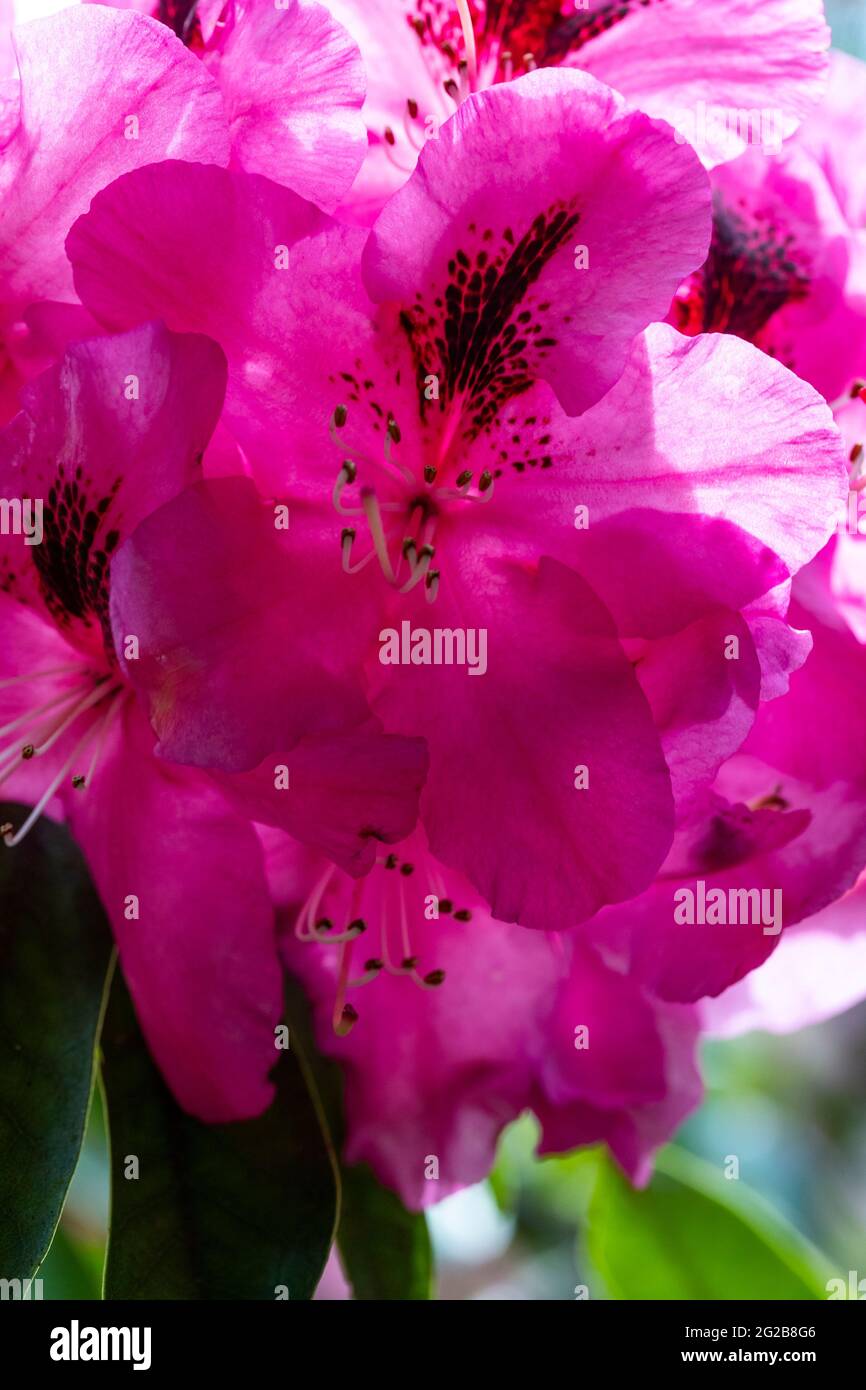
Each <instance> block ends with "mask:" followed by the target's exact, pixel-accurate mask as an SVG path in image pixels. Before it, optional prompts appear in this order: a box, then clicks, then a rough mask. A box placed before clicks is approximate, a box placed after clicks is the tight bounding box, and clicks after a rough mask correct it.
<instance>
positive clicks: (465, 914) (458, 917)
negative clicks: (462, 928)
mask: <svg viewBox="0 0 866 1390" xmlns="http://www.w3.org/2000/svg"><path fill="white" fill-rule="evenodd" d="M454 921H455V922H471V921H472V913H471V912H470V911H469V908H468V907H461V909H460V911H459V912H455V913H454Z"/></svg>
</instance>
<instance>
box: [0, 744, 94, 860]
mask: <svg viewBox="0 0 866 1390" xmlns="http://www.w3.org/2000/svg"><path fill="white" fill-rule="evenodd" d="M98 727H99V726H98V725H97V726H94V725H91V727H90V728H89V729H87V730H85V732H84V734H83V735H82V736H81V738H80V739H79V740H78V742H77V743H76V745H75V747H74V748H73V750H72V752H71V753H70V755H69V757H68V758H67V759H66V762H65V763H64V764H63V766H62V767H61V769H60V771H59V772H58V773H57V774H56V776H55V777H52V779H51V781H50V782H49V784H48V786H47V787H46V789H45V791H44V792H43V793H42V795H41V797H40V798H39V800H38V802H37V803H36V805H35V806H34V807H33V810H32V811H31V812H30V815H29V816H28V817H27V819H26V820H25V822H24V824H23V825H22V826H21V827H20V829H18V830H16V831H15V833H14V835H4V836H3V843H4V844H5V845H6V846H7V848H8V849H14V848H15V846H16V845H20V843H21V841H22V840H23V839H24V836H25V835H26V834H27V833H28V831H30V830H32V829H33V826H34V825H35V824H36V822H37V821H38V820H39V817H40V816H41V815H42V812H43V811H44V810H45V807H46V806H47V805H48V803H49V801H50V800H51V798H52V796H54V793H55V792H56V791H57V788H58V787H59V786H60V783H61V782H63V781H64V780H65V779H66V778H67V777H68V776H69V773H70V772H71V771H72V768H73V767H74V765H75V763H76V761H77V759H78V756H79V754H80V753H81V751H82V749H84V748H86V747H87V745H88V744H89V743H90V742H91V740H92V739H93V738H95V736H96V734H97V732H98Z"/></svg>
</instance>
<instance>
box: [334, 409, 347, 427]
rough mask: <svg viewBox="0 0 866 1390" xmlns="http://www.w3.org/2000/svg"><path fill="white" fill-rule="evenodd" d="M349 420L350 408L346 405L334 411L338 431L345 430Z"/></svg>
mask: <svg viewBox="0 0 866 1390" xmlns="http://www.w3.org/2000/svg"><path fill="white" fill-rule="evenodd" d="M348 418H349V410H348V407H347V406H345V405H338V406H337V408H336V410H335V411H334V424H335V425H336V427H337V429H338V430H341V429H342V428H343V426H344V425H345V423H346V421H347V419H348Z"/></svg>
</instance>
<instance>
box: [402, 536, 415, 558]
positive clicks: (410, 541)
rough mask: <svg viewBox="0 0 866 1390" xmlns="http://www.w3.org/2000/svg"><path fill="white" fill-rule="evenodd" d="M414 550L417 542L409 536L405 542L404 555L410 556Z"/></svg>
mask: <svg viewBox="0 0 866 1390" xmlns="http://www.w3.org/2000/svg"><path fill="white" fill-rule="evenodd" d="M414 549H415V542H414V541H413V539H412V537H411V536H407V537H406V539H405V540H404V541H403V554H404V555H408V554H409V551H410V550H414Z"/></svg>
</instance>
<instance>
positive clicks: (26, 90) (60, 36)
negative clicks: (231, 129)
mask: <svg viewBox="0 0 866 1390" xmlns="http://www.w3.org/2000/svg"><path fill="white" fill-rule="evenodd" d="M14 43H15V48H16V51H17V54H18V63H19V68H20V72H21V99H20V115H19V118H18V122H17V125H16V126H15V128H14V130H13V131H12V132H11V135H10V138H9V139H8V141H7V143H6V144H5V146H4V149H3V158H2V161H0V208H2V213H0V251H2V258H3V263H4V266H5V272H4V274H5V280H4V287H3V291H2V298H3V300H4V301H5V302H6V303H25V304H26V303H27V302H29V301H30V300H33V299H52V298H54V299H59V298H64V299H69V298H71V297H72V276H71V272H70V269H69V266H68V264H67V262H66V259H65V257H64V255H63V239H64V237H65V236H66V233H67V231H68V230H69V228H70V227H71V226H72V223H73V222H74V221H75V219H76V217H78V216H79V214H81V213H82V212H85V211H86V209H87V207H88V205H89V203H90V200H91V198H92V197H93V195H94V194H95V193H97V192H98V191H99V189H100V188H104V187H105V185H106V184H108V183H110V182H111V181H112V179H115V178H117V176H118V175H119V174H122V173H124V172H126V171H127V170H129V169H134V168H138V167H139V166H140V165H144V164H151V163H153V162H154V161H157V160H161V159H167V158H175V159H189V160H206V161H210V160H212V161H215V162H216V163H220V164H225V163H227V162H228V153H229V145H228V130H227V128H226V122H225V117H224V115H223V111H222V101H221V98H220V94H219V91H218V90H217V88H216V86H215V84H214V82H213V80H212V78H210V77H209V76H208V74H207V73H206V72H205V70H204V68H203V67H202V65H201V63H200V62H199V61H198V59H197V58H195V57H194V55H193V54H192V53H189V52H187V50H186V49H185V48H184V46H183V44H182V43H181V42H180V40H179V39H177V38H175V36H174V35H173V34H172V33H171V31H170V30H169V29H167V28H166V27H165V25H162V24H158V23H157V22H156V20H153V19H148V18H145V17H144V16H143V15H138V14H134V13H122V12H120V11H118V10H113V9H106V8H103V7H102V6H98V5H93V6H90V5H83V6H80V7H77V8H73V9H69V10H63V11H61V12H60V13H59V14H56V15H53V16H52V17H51V18H50V19H44V20H36V21H34V22H33V23H31V24H27V25H24V26H23V27H22V28H20V29H18V30H16V32H15V38H14ZM119 55H120V56H119ZM132 118H134V119H135V120H136V121H137V123H138V124H137V127H136V126H132V125H130V124H129V122H130V120H131V119H132ZM136 130H137V136H135V135H131V134H129V133H128V132H134V131H136Z"/></svg>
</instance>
